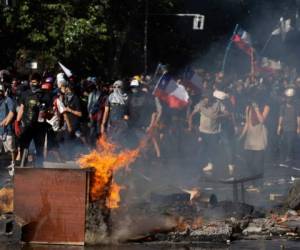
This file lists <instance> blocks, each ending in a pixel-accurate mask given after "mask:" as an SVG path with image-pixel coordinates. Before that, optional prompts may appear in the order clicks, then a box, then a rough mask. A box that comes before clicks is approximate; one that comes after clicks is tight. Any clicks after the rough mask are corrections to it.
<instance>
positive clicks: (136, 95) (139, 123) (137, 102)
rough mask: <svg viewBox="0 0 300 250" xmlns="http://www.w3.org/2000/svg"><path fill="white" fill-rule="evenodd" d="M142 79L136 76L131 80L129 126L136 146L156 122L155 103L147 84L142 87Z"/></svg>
mask: <svg viewBox="0 0 300 250" xmlns="http://www.w3.org/2000/svg"><path fill="white" fill-rule="evenodd" d="M139 80H140V79H139V78H137V76H135V77H134V78H133V79H132V81H131V82H130V93H129V95H128V111H129V116H130V119H129V121H128V126H129V129H130V135H131V137H132V138H131V140H130V141H132V142H133V144H134V145H135V146H137V144H138V142H139V141H140V140H141V138H142V137H143V136H145V134H146V132H148V130H149V129H150V127H151V124H153V122H154V115H155V114H154V113H155V111H156V110H155V103H154V98H153V97H152V95H151V94H149V92H148V89H147V88H146V86H144V87H142V86H141V83H140V81H139Z"/></svg>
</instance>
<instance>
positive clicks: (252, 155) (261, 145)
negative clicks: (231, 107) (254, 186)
mask: <svg viewBox="0 0 300 250" xmlns="http://www.w3.org/2000/svg"><path fill="white" fill-rule="evenodd" d="M260 94H262V93H259V92H254V93H253V96H252V98H251V99H250V103H249V104H248V105H247V107H246V111H245V117H246V120H245V126H244V128H243V131H242V133H241V135H240V138H243V137H244V136H245V141H244V149H245V151H246V152H245V153H246V163H247V167H248V169H249V171H250V173H251V174H252V175H263V174H264V157H265V150H266V147H267V144H268V142H267V138H268V137H267V128H266V126H265V122H266V119H267V118H268V114H269V112H270V107H269V105H268V104H267V103H266V102H265V100H264V98H263V96H262V95H260Z"/></svg>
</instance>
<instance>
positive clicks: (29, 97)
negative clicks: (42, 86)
mask: <svg viewBox="0 0 300 250" xmlns="http://www.w3.org/2000/svg"><path fill="white" fill-rule="evenodd" d="M40 99H41V92H40V91H38V92H32V90H31V89H28V90H27V91H25V92H23V94H22V95H21V98H20V104H23V105H24V112H23V116H22V122H23V123H24V126H25V127H27V126H31V125H33V124H34V123H35V122H37V121H38V116H39V111H40V104H41V102H40Z"/></svg>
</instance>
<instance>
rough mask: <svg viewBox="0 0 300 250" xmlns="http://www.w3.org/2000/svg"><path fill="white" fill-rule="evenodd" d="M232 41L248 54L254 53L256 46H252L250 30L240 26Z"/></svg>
mask: <svg viewBox="0 0 300 250" xmlns="http://www.w3.org/2000/svg"><path fill="white" fill-rule="evenodd" d="M232 41H233V42H234V43H235V44H236V45H237V46H238V47H239V48H240V49H241V50H243V51H244V52H245V53H246V54H247V55H249V56H252V55H253V52H254V48H253V46H252V43H251V38H250V34H249V33H248V32H246V31H245V30H243V29H241V28H239V29H238V31H237V32H236V33H235V34H234V35H233V37H232Z"/></svg>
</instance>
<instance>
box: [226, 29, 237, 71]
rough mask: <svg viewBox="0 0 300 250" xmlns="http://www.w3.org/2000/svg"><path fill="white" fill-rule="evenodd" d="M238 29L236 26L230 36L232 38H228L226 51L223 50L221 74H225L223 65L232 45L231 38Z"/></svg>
mask: <svg viewBox="0 0 300 250" xmlns="http://www.w3.org/2000/svg"><path fill="white" fill-rule="evenodd" d="M238 27H239V25H238V24H236V25H235V28H234V31H233V34H232V36H231V38H230V41H229V43H228V45H227V47H226V50H225V54H224V58H223V63H222V72H223V73H224V72H225V64H226V61H227V57H228V53H229V50H230V48H231V45H232V39H233V36H234V35H235V34H236V32H237V29H238Z"/></svg>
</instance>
